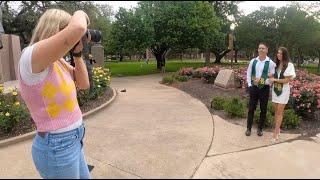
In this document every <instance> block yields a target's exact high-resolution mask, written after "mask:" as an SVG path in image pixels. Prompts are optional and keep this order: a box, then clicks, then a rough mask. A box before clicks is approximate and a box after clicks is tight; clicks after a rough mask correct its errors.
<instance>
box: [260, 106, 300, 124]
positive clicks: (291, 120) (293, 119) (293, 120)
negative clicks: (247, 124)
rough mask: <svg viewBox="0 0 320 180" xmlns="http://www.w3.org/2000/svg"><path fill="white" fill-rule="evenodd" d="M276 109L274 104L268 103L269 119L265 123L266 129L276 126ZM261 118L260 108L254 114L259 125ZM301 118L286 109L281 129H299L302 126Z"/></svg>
mask: <svg viewBox="0 0 320 180" xmlns="http://www.w3.org/2000/svg"><path fill="white" fill-rule="evenodd" d="M274 113H275V111H274V108H273V106H272V103H271V102H269V103H268V108H267V118H266V122H265V126H266V127H274V125H275V122H274V121H275V117H274ZM259 118H260V108H258V109H257V110H256V112H255V114H254V121H255V122H256V123H258V121H259ZM300 120H301V118H300V117H299V116H298V115H297V114H296V113H295V111H294V110H293V109H286V110H284V112H283V120H282V123H281V128H283V129H293V128H297V127H298V126H299V124H300Z"/></svg>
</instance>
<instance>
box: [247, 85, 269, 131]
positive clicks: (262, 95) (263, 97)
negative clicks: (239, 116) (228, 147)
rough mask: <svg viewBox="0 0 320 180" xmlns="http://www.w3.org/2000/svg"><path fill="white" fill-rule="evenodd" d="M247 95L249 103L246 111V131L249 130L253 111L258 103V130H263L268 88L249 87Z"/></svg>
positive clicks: (267, 86)
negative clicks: (248, 95)
mask: <svg viewBox="0 0 320 180" xmlns="http://www.w3.org/2000/svg"><path fill="white" fill-rule="evenodd" d="M249 94H250V101H249V111H248V119H247V129H250V130H251V127H252V123H253V117H254V111H255V110H256V108H257V104H258V101H259V103H260V110H261V113H260V119H259V124H258V128H259V129H261V130H262V129H263V127H264V123H265V121H266V117H267V107H268V100H269V94H270V86H269V85H266V86H264V87H263V88H262V89H259V88H258V87H257V86H251V87H249Z"/></svg>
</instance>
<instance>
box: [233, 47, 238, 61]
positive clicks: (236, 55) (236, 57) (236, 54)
mask: <svg viewBox="0 0 320 180" xmlns="http://www.w3.org/2000/svg"><path fill="white" fill-rule="evenodd" d="M234 62H235V63H236V64H237V63H238V50H235V51H234Z"/></svg>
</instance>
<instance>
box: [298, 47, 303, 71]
mask: <svg viewBox="0 0 320 180" xmlns="http://www.w3.org/2000/svg"><path fill="white" fill-rule="evenodd" d="M301 62H302V53H301V51H300V50H298V68H299V67H300V65H301Z"/></svg>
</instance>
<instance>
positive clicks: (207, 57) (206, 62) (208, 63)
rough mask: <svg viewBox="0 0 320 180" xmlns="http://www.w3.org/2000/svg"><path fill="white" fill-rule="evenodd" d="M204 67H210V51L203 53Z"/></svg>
mask: <svg viewBox="0 0 320 180" xmlns="http://www.w3.org/2000/svg"><path fill="white" fill-rule="evenodd" d="M205 58H206V59H205V66H209V65H210V51H207V52H205Z"/></svg>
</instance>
